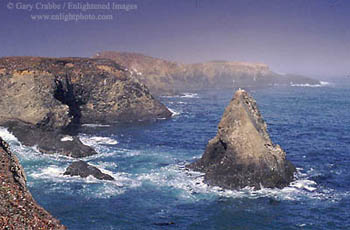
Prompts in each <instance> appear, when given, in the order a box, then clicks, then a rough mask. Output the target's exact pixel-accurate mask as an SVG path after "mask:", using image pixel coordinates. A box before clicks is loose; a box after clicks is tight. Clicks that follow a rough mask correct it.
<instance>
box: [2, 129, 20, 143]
mask: <svg viewBox="0 0 350 230" xmlns="http://www.w3.org/2000/svg"><path fill="white" fill-rule="evenodd" d="M0 137H1V138H2V139H4V141H6V142H19V141H18V139H17V137H15V136H14V135H13V134H12V133H10V132H9V131H8V129H7V128H5V127H1V126H0Z"/></svg>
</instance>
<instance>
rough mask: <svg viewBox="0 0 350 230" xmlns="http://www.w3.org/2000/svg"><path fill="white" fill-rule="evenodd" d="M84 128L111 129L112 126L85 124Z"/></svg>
mask: <svg viewBox="0 0 350 230" xmlns="http://www.w3.org/2000/svg"><path fill="white" fill-rule="evenodd" d="M82 126H83V127H90V128H97V127H110V125H103V124H83V125H82Z"/></svg>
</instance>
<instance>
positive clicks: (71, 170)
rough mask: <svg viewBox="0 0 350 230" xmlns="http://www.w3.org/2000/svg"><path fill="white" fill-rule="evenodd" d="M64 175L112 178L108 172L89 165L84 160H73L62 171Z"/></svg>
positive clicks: (100, 178) (102, 178)
mask: <svg viewBox="0 0 350 230" xmlns="http://www.w3.org/2000/svg"><path fill="white" fill-rule="evenodd" d="M64 175H69V176H80V177H83V178H86V177H88V176H93V177H95V178H96V179H99V180H114V178H113V177H112V176H110V175H108V174H105V173H103V172H101V170H99V169H98V168H96V167H94V166H91V165H89V164H88V163H86V162H84V161H77V162H73V163H72V164H71V165H69V167H68V168H67V169H66V171H65V172H64Z"/></svg>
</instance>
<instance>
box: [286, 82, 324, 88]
mask: <svg viewBox="0 0 350 230" xmlns="http://www.w3.org/2000/svg"><path fill="white" fill-rule="evenodd" d="M328 85H330V83H329V82H326V81H320V84H294V83H293V82H291V83H290V86H293V87H311V88H316V87H324V86H328Z"/></svg>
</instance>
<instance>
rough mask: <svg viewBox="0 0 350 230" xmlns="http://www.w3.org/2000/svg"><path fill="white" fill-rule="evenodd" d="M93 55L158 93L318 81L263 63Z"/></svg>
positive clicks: (105, 54)
mask: <svg viewBox="0 0 350 230" xmlns="http://www.w3.org/2000/svg"><path fill="white" fill-rule="evenodd" d="M94 58H108V59H111V60H114V61H116V62H117V63H120V64H121V65H123V66H125V67H127V68H128V69H130V70H131V71H133V72H134V75H135V76H136V77H137V78H138V79H139V80H140V81H141V82H143V83H144V84H145V85H147V86H148V87H149V89H150V90H151V92H152V93H154V94H158V95H159V94H174V93H178V92H183V91H187V90H201V89H208V88H216V89H222V88H234V87H235V88H237V87H267V86H271V85H276V84H278V85H290V84H291V82H293V83H295V82H298V84H303V83H304V84H306V83H308V84H319V81H316V80H313V79H310V78H307V77H302V76H292V75H288V76H284V75H279V74H276V73H274V72H272V71H271V70H270V69H269V67H268V66H267V65H265V64H260V63H247V62H228V61H212V62H205V63H197V64H188V65H184V64H179V63H175V62H169V61H166V60H162V59H159V58H153V57H148V56H145V55H142V54H137V53H125V52H113V51H106V52H100V53H97V54H96V55H95V56H94Z"/></svg>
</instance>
